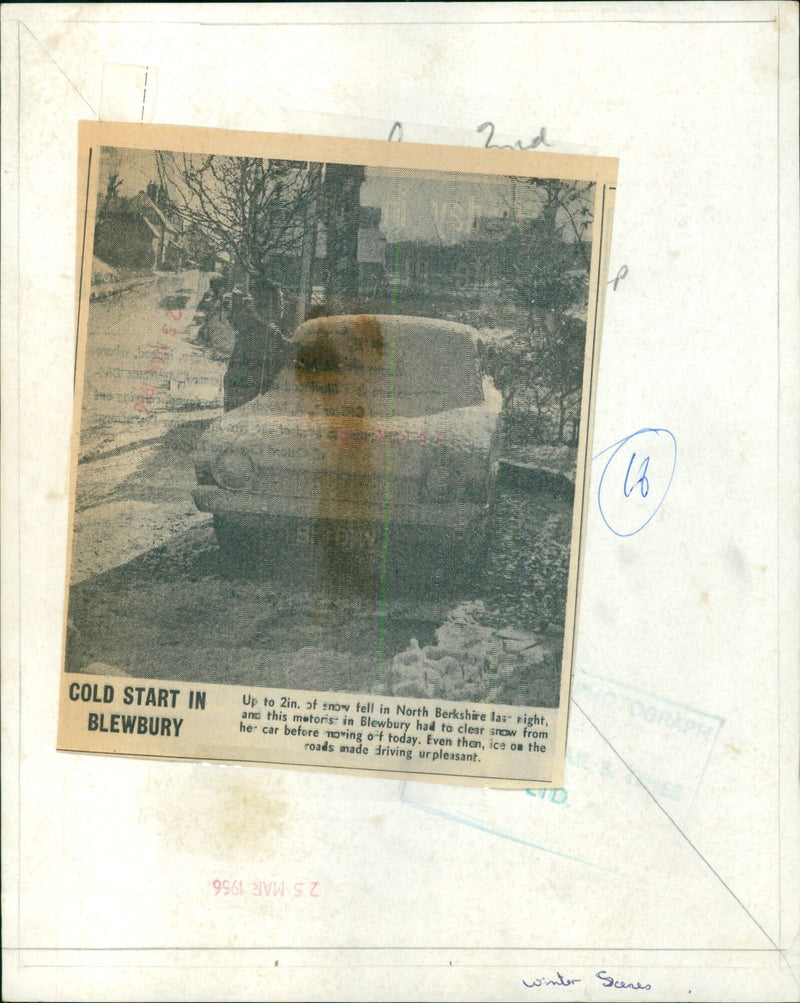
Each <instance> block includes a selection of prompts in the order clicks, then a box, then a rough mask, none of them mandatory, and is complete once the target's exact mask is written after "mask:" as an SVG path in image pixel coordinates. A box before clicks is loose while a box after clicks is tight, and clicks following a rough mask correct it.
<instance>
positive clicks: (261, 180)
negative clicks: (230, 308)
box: [156, 152, 321, 291]
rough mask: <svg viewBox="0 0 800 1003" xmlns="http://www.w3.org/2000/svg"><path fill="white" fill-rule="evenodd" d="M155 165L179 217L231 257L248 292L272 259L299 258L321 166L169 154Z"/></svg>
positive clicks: (162, 153) (218, 249)
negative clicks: (289, 255)
mask: <svg viewBox="0 0 800 1003" xmlns="http://www.w3.org/2000/svg"><path fill="white" fill-rule="evenodd" d="M156 161H157V163H158V171H159V176H160V178H161V183H162V184H163V185H164V186H165V188H166V190H167V191H168V193H169V196H170V200H171V202H172V204H173V206H174V208H175V211H176V212H177V213H178V214H179V215H180V216H182V217H183V219H184V220H185V222H186V224H187V226H190V227H191V228H192V230H193V232H194V233H195V234H198V235H201V236H202V238H203V239H205V240H206V241H207V242H208V245H209V246H210V247H211V248H213V249H214V250H215V251H227V252H228V253H229V254H230V255H231V256H232V258H233V260H234V262H235V264H236V266H237V271H238V272H239V273H240V275H241V278H242V282H243V284H244V287H245V291H247V288H248V287H249V282H250V279H251V278H252V277H254V276H257V275H260V274H261V273H262V272H263V269H264V264H265V260H266V258H267V257H268V256H269V255H271V254H281V253H286V252H287V251H288V252H292V253H297V250H298V248H299V247H300V243H301V240H302V235H303V229H304V227H305V226H306V225H307V212H308V208H309V206H310V205H312V204H313V201H314V198H315V196H316V193H317V191H318V189H319V185H320V175H321V171H320V170H319V165H316V164H307V163H298V162H296V161H281V160H263V159H261V158H259V157H225V156H217V155H205V154H204V155H199V154H175V153H170V152H159V153H157V154H156Z"/></svg>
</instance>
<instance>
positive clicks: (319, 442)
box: [194, 378, 502, 466]
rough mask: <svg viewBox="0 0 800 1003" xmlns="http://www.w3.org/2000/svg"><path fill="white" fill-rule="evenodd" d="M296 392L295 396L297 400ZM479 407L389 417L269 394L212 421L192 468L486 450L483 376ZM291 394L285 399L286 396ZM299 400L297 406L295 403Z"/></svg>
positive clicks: (495, 406)
mask: <svg viewBox="0 0 800 1003" xmlns="http://www.w3.org/2000/svg"><path fill="white" fill-rule="evenodd" d="M298 395H301V396H300V397H299V399H298ZM483 395H484V400H483V402H482V403H480V404H475V405H471V406H469V407H462V408H449V409H448V410H446V411H438V412H436V413H434V414H424V415H417V416H413V417H408V416H396V415H394V414H392V411H391V406H390V404H387V402H386V401H385V400H383V401H381V402H380V406H381V413H378V412H377V408H376V409H375V410H373V409H372V408H369V407H368V408H367V411H368V412H369V413H361V411H362V410H363V408H361V409H359V408H358V407H357V406H356V407H349V408H348V407H347V406H346V405H344V406H343V405H342V404H341V402H340V401H338V400H337V401H335V402H334V403H333V404H330V403H329V402H328V401H326V400H324V395H320V394H317V393H314V392H311V391H303V390H299V391H295V392H294V393H293V394H291V395H287V394H286V393H281V392H275V391H270V392H268V393H266V394H263V395H262V396H261V397H257V398H255V400H252V401H250V402H249V403H248V404H245V405H244V406H242V407H240V408H236V410H234V411H230V412H228V413H227V414H225V415H223V416H222V417H221V418H219V419H217V420H216V421H215V422H214V423H213V424H212V425H211V426H210V427H209V428H208V430H207V431H206V433H205V434H204V436H203V437H202V439H201V440H200V442H199V444H198V447H197V450H196V452H195V457H194V459H195V463H196V464H198V465H199V464H203V463H210V462H212V461H213V460H214V458H215V457H216V456H218V455H219V454H220V453H222V452H224V451H226V450H237V451H244V452H247V453H248V454H249V455H250V456H251V457H252V458H253V459H254V461H255V462H256V464H257V465H258V466H268V465H270V464H275V465H279V466H285V465H286V462H287V461H288V460H290V459H291V458H292V457H296V458H299V457H300V456H301V455H305V457H306V458H308V459H312V458H313V459H314V461H315V462H316V463H317V464H319V465H321V466H327V465H328V464H329V463H330V464H332V465H335V466H338V465H340V463H341V460H342V450H350V451H353V455H354V458H355V453H356V452H357V451H359V450H360V451H371V450H376V451H381V450H383V449H385V448H386V447H387V446H388V445H391V450H392V454H393V455H394V456H396V455H397V454H398V453H401V452H408V451H409V450H412V451H413V452H414V453H418V452H420V451H422V450H424V451H426V452H427V451H429V450H434V449H441V448H445V449H447V450H449V451H452V450H456V451H465V452H467V453H475V452H487V451H488V450H489V449H490V447H491V445H492V440H493V437H494V436H495V435H496V431H497V423H498V418H499V414H500V409H501V406H502V397H501V395H500V393H499V392H498V391H497V390H496V389H495V387H494V385H493V383H492V382H491V380H489V379H488V378H484V381H483ZM287 397H291V399H287ZM299 402H300V403H301V404H302V406H299Z"/></svg>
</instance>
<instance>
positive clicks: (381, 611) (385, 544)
mask: <svg viewBox="0 0 800 1003" xmlns="http://www.w3.org/2000/svg"><path fill="white" fill-rule="evenodd" d="M400 205H401V203H400V178H399V177H398V179H397V200H396V209H395V221H394V223H395V225H394V227H393V229H394V255H393V261H392V316H393V317H396V316H397V290H398V277H399V271H400V241H399V240H398V230H399V220H400ZM396 338H397V324H396V323H394V322H393V323H392V332H391V339H390V342H389V385H388V393H387V398H388V400H387V407H386V418H387V421H391V419H392V417H393V415H394V355H395V342H396ZM391 469H392V433H391V429H388V428H387V429H386V465H385V472H384V479H383V540H382V545H381V578H380V591H379V598H378V671H377V675H376V682H377V683H378V685H380V683H381V680H382V678H383V639H384V632H385V627H386V571H387V565H388V559H389V502H390V491H389V488H390V479H391Z"/></svg>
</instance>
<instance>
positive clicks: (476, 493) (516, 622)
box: [65, 143, 600, 749]
mask: <svg viewBox="0 0 800 1003" xmlns="http://www.w3.org/2000/svg"><path fill="white" fill-rule="evenodd" d="M372 146H381V147H384V148H386V147H388V148H389V149H390V150H394V151H396V150H399V149H400V147H401V144H397V143H394V144H390V143H385V144H372ZM434 149H436V148H434ZM302 152H303V151H299V153H298V157H297V158H296V159H289V158H287V157H285V156H267V155H262V154H261V152H260V151H259V152H258V154H257V155H240V154H236V155H233V154H229V153H225V152H214V150H213V148H212V149H211V150H209V149H208V148H205V149H202V150H199V151H198V152H193V151H192V150H191V148H190V149H189V150H185V149H160V148H154V147H152V146H149V145H148V146H140V147H132V146H125V145H101V146H100V145H98V146H95V147H93V148H92V157H91V160H92V161H93V162H92V163H91V164H90V165H89V166H88V177H89V178H90V181H89V183H88V184H87V192H86V208H87V217H88V218H89V219H91V218H92V217H93V227H89V226H88V225H87V232H86V234H85V241H84V250H83V254H82V258H83V260H82V274H83V283H84V286H85V288H84V289H83V290H82V292H83V296H82V299H81V310H82V311H83V312H84V314H85V316H84V318H83V323H84V324H85V336H84V341H83V346H82V347H83V350H82V353H81V356H82V357H81V359H80V365H79V370H78V380H79V383H80V385H79V386H76V396H77V397H78V399H79V400H80V406H79V410H78V411H77V412H76V432H75V443H76V447H75V448H76V456H75V459H74V468H75V484H74V519H73V534H72V549H71V567H70V577H69V594H68V612H67V624H66V642H65V649H66V650H65V677H71V674H75V673H77V674H82V675H83V676H85V677H86V678H88V679H90V680H91V679H92V678H95V677H98V676H103V677H123V681H124V677H133V678H136V679H137V680H172V681H175V682H180V683H191V684H217V685H223V686H231V685H234V686H237V687H240V688H241V687H262V688H268V689H275V688H277V689H281V690H282V691H283V690H287V691H288V690H291V691H314V693H337V694H354V695H360V696H361V697H364V698H367V697H372V698H375V699H374V700H373V702H372V703H369V702H368V701H366V700H365V701H362V708H363V707H366V706H367V705H368V703H369V706H370V708H371V709H372V710H373V711H376V709H377V708H378V703H377V702H376V701H377V700H380V699H384V703H383V704H382V705H381V706H383V707H384V708H386V709H387V710H388V709H389V705H388V704H387V703H386V702H385V700H386V699H388V698H398V699H399V698H406V699H414V700H436V701H442V700H444V701H455V702H468V703H469V704H470V705H502V706H504V707H512V708H549V709H556V714H557V709H558V708H559V706H560V703H561V701H562V699H563V697H564V694H565V692H566V691H565V686H564V683H565V673H566V677H567V680H568V676H569V671H570V651H569V650H568V642H569V639H570V637H571V634H572V620H573V618H574V613H575V610H576V608H577V601H576V597H575V594H574V593H575V581H576V577H577V569H576V562H577V556H578V554H577V552H576V550H577V546H576V541H577V540H578V538H579V533H580V514H581V502H582V495H583V459H582V458H580V456H579V454H580V447H581V445H582V444H585V441H586V439H585V436H586V434H587V433H586V431H585V429H584V427H583V426H584V425H585V424H586V422H587V417H588V413H589V412H588V401H587V400H586V387H587V386H588V385H589V381H590V379H591V371H592V365H593V359H592V355H591V346H592V338H593V335H594V333H595V332H594V330H592V329H590V326H589V325H590V320H591V322H592V323H596V315H595V314H594V313H593V314H592V317H591V318H590V306H591V305H592V304H593V302H594V301H593V299H592V297H591V296H590V293H591V292H592V290H593V289H594V290H595V292H596V289H597V275H596V272H597V267H598V262H597V259H598V257H599V255H597V254H593V250H594V249H595V245H596V242H597V240H598V231H599V225H600V219H599V218H598V213H597V206H598V205H599V204H600V200H599V194H600V193H599V192H598V184H597V182H596V181H594V180H591V179H587V177H586V176H583V177H581V176H576V177H569V176H566V177H560V176H555V177H554V176H548V175H547V174H544V175H542V176H538V175H537V174H513V175H512V174H506V173H497V168H496V167H494V168H493V171H494V173H488V172H487V173H481V172H479V171H477V170H476V171H470V172H466V171H463V170H453V169H447V168H446V167H444V166H443V169H434V168H432V167H427V166H426V167H411V166H387V165H386V164H381V163H379V162H373V163H367V162H363V163H360V162H355V163H352V162H341V161H337V160H336V159H327V158H326V159H319V160H314V159H302V157H301V155H300V154H301V153H302ZM471 152H472V154H473V156H474V153H475V152H476V151H471ZM479 152H483V151H479ZM376 159H378V160H379V158H376ZM428 159H429V161H430V162H432V163H437V158H436V157H435V156H429V158H428ZM550 159H551V160H553V161H554V163H556V164H558V163H559V161H562V160H565V159H570V158H563V157H562V158H559V157H551V158H550ZM572 159H574V158H572ZM479 160H480V158H479ZM516 164H518V165H519V168H518V169H522V168H523V162H520V160H519V158H518V159H517V161H515V166H516ZM559 166H560V164H559ZM584 174H585V172H584ZM593 264H594V270H595V274H594V275H593ZM587 344H588V345H589V351H588V352H587ZM584 449H585V445H584ZM296 702H298V701H296V700H292V701H291V703H296ZM291 703H289V704H287V705H286V706H287V707H288V709H290V710H292V709H294V708H292V706H291ZM556 714H554V715H553V720H555V717H556ZM367 716H369V712H368V714H367ZM506 716H508V715H506ZM347 720H354V719H352V718H350V719H348V718H345V717H343V718H342V719H341V720H337V721H336V722H335V723H336V724H342V723H343V722H344V723H346V722H347ZM312 723H313V722H312ZM328 723H329V724H330V723H331V722H328ZM101 730H102V729H101ZM544 734H545V732H542V735H544ZM537 735H538V733H537ZM484 740H485V736H479V737H478V739H477V740H476V741H475V744H474V748H475V749H478V748H479V747H480V746H481V744H482V743H483V741H484ZM467 748H469V747H467Z"/></svg>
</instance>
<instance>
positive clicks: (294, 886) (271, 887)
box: [211, 878, 320, 899]
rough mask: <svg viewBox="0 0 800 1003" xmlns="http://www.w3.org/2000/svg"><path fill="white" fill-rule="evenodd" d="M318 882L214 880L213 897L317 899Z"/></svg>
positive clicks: (212, 884) (212, 885) (212, 883)
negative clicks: (241, 896) (243, 896)
mask: <svg viewBox="0 0 800 1003" xmlns="http://www.w3.org/2000/svg"><path fill="white" fill-rule="evenodd" d="M319 885H320V883H319V881H284V880H281V881H274V880H273V881H255V880H250V881H245V880H244V879H242V878H235V879H232V880H231V879H227V878H226V879H220V878H214V880H213V881H212V882H211V887H212V888H213V889H214V895H223V896H224V895H245V896H251V897H252V898H274V899H275V898H279V899H280V898H287V899H300V898H311V899H316V898H319Z"/></svg>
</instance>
